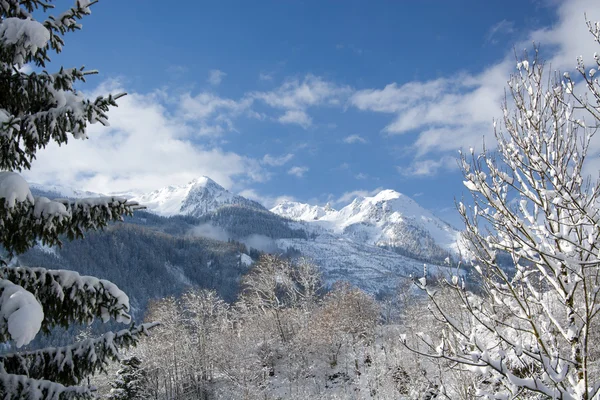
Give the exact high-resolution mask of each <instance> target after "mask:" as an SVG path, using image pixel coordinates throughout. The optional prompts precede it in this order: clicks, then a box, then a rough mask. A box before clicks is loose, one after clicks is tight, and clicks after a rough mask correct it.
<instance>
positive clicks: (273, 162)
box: [262, 153, 294, 167]
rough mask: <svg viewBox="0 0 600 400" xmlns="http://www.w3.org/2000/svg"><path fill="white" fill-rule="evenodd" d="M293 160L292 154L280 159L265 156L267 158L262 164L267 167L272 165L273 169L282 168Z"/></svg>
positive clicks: (264, 158) (268, 155)
mask: <svg viewBox="0 0 600 400" xmlns="http://www.w3.org/2000/svg"><path fill="white" fill-rule="evenodd" d="M292 158H294V155H293V154H291V153H288V154H285V155H283V156H279V157H275V156H272V155H270V154H265V156H264V157H263V159H262V163H263V164H265V165H270V166H272V167H281V166H282V165H285V164H287V162H288V161H290V160H291V159H292Z"/></svg>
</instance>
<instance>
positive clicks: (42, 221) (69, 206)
mask: <svg viewBox="0 0 600 400" xmlns="http://www.w3.org/2000/svg"><path fill="white" fill-rule="evenodd" d="M141 208H143V207H140V206H139V205H138V204H137V203H135V202H129V201H127V200H126V199H125V198H121V197H100V198H91V199H80V200H67V199H58V200H53V201H51V200H48V199H47V198H45V197H37V198H35V199H34V203H33V204H32V203H31V202H30V201H29V200H26V201H23V202H17V203H16V204H14V205H13V204H10V203H8V202H7V201H6V199H5V201H0V245H2V246H4V248H5V249H6V250H8V251H9V253H10V254H15V253H17V254H18V253H23V252H25V251H27V250H28V249H30V248H31V247H33V246H35V245H36V243H37V242H38V241H41V242H42V243H44V244H47V245H49V246H55V245H58V246H60V245H61V244H62V241H61V239H60V237H61V235H65V236H66V237H67V238H68V239H69V240H73V239H77V238H82V237H83V233H84V231H86V230H89V229H92V230H97V229H102V228H104V227H105V226H107V224H108V222H109V221H122V220H123V217H122V216H123V215H132V214H133V211H134V210H138V209H141Z"/></svg>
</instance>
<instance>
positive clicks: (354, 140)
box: [343, 135, 367, 144]
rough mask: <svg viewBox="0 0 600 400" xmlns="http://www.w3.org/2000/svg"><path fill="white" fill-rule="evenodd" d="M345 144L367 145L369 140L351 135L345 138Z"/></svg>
mask: <svg viewBox="0 0 600 400" xmlns="http://www.w3.org/2000/svg"><path fill="white" fill-rule="evenodd" d="M343 141H344V143H347V144H353V143H363V144H364V143H367V139H365V138H364V137H362V136H360V135H350V136H346V137H345V138H344V140H343Z"/></svg>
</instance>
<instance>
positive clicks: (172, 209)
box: [131, 176, 265, 217]
mask: <svg viewBox="0 0 600 400" xmlns="http://www.w3.org/2000/svg"><path fill="white" fill-rule="evenodd" d="M131 200H134V201H137V202H138V203H140V204H143V205H144V206H146V207H147V208H148V210H149V211H151V212H153V213H155V214H158V215H162V216H171V215H191V216H193V217H201V216H203V215H206V214H208V213H211V212H213V211H215V210H217V209H219V208H221V207H223V206H227V205H240V206H244V207H248V208H253V209H257V210H263V211H264V210H265V208H264V207H263V206H261V205H260V204H258V203H257V202H255V201H252V200H248V199H246V198H245V197H242V196H238V195H235V194H233V193H231V192H229V191H228V190H226V189H225V188H223V187H222V186H221V185H219V184H218V183H216V182H215V181H213V180H212V179H210V178H208V177H206V176H202V177H200V178H196V179H194V180H193V181H191V182H189V183H187V184H186V185H181V186H167V187H164V188H161V189H158V190H155V191H153V192H150V193H146V194H143V195H140V196H135V197H133V198H132V199H131Z"/></svg>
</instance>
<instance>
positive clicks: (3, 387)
mask: <svg viewBox="0 0 600 400" xmlns="http://www.w3.org/2000/svg"><path fill="white" fill-rule="evenodd" d="M94 392H95V388H94V387H92V386H75V387H66V386H63V385H61V384H59V383H54V382H51V381H49V380H36V379H31V378H28V377H27V376H25V375H14V374H7V373H2V372H0V398H2V399H3V400H18V399H44V400H71V399H86V400H87V399H95V398H96V396H95V395H94Z"/></svg>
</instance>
